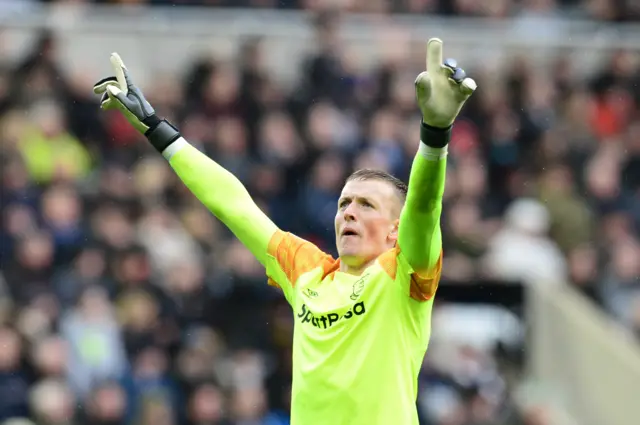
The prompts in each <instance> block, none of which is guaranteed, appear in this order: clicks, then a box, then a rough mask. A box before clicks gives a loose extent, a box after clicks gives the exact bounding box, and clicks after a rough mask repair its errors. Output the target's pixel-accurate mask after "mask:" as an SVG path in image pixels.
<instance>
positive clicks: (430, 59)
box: [415, 38, 476, 148]
mask: <svg viewBox="0 0 640 425" xmlns="http://www.w3.org/2000/svg"><path fill="white" fill-rule="evenodd" d="M415 86H416V98H417V101H418V106H419V107H420V111H421V112H422V125H421V131H420V139H421V140H422V142H423V143H425V144H427V145H429V146H431V147H436V148H438V147H444V146H445V145H446V144H447V143H448V142H449V139H450V138H451V126H452V125H453V122H454V121H455V119H456V117H457V116H458V114H459V113H460V110H461V109H462V106H463V105H464V103H465V102H466V100H467V99H468V98H469V96H471V94H473V92H474V91H475V89H476V82H475V81H474V80H473V79H471V78H469V77H467V75H466V73H465V72H464V70H463V69H462V68H459V67H458V64H457V62H456V60H455V59H447V60H445V61H444V62H443V61H442V40H440V39H439V38H432V39H430V40H429V41H428V43H427V70H426V71H424V72H422V73H420V75H418V77H417V78H416V81H415Z"/></svg>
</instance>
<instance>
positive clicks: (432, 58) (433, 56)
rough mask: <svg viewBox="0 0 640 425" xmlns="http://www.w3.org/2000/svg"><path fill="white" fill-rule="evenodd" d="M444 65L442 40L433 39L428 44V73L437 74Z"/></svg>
mask: <svg viewBox="0 0 640 425" xmlns="http://www.w3.org/2000/svg"><path fill="white" fill-rule="evenodd" d="M441 64H442V40H440V39H439V38H432V39H430V40H429V41H428V42H427V71H432V72H435V71H436V70H437V69H440V65H441Z"/></svg>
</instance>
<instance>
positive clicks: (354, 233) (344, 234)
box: [342, 230, 358, 236]
mask: <svg viewBox="0 0 640 425" xmlns="http://www.w3.org/2000/svg"><path fill="white" fill-rule="evenodd" d="M357 235H358V234H357V233H356V232H355V231H353V230H345V231H344V232H342V236H357Z"/></svg>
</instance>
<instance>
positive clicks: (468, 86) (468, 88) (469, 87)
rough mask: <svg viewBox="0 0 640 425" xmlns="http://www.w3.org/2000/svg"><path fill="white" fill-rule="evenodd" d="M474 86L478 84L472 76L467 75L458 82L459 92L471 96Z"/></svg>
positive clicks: (476, 86)
mask: <svg viewBox="0 0 640 425" xmlns="http://www.w3.org/2000/svg"><path fill="white" fill-rule="evenodd" d="M476 88H478V85H477V84H476V82H475V81H474V79H473V78H469V77H467V78H465V79H464V80H462V82H461V83H460V92H461V93H462V94H463V95H465V96H471V95H472V94H473V92H474V91H476Z"/></svg>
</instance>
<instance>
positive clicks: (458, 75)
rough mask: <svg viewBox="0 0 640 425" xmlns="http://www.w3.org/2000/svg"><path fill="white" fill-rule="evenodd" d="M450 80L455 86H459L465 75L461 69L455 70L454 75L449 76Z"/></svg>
mask: <svg viewBox="0 0 640 425" xmlns="http://www.w3.org/2000/svg"><path fill="white" fill-rule="evenodd" d="M449 78H451V79H452V80H453V81H454V82H455V83H456V84H460V83H462V82H463V81H464V79H465V78H467V73H466V72H464V69H462V68H456V69H455V71H454V73H453V74H452V75H451V77H449Z"/></svg>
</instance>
